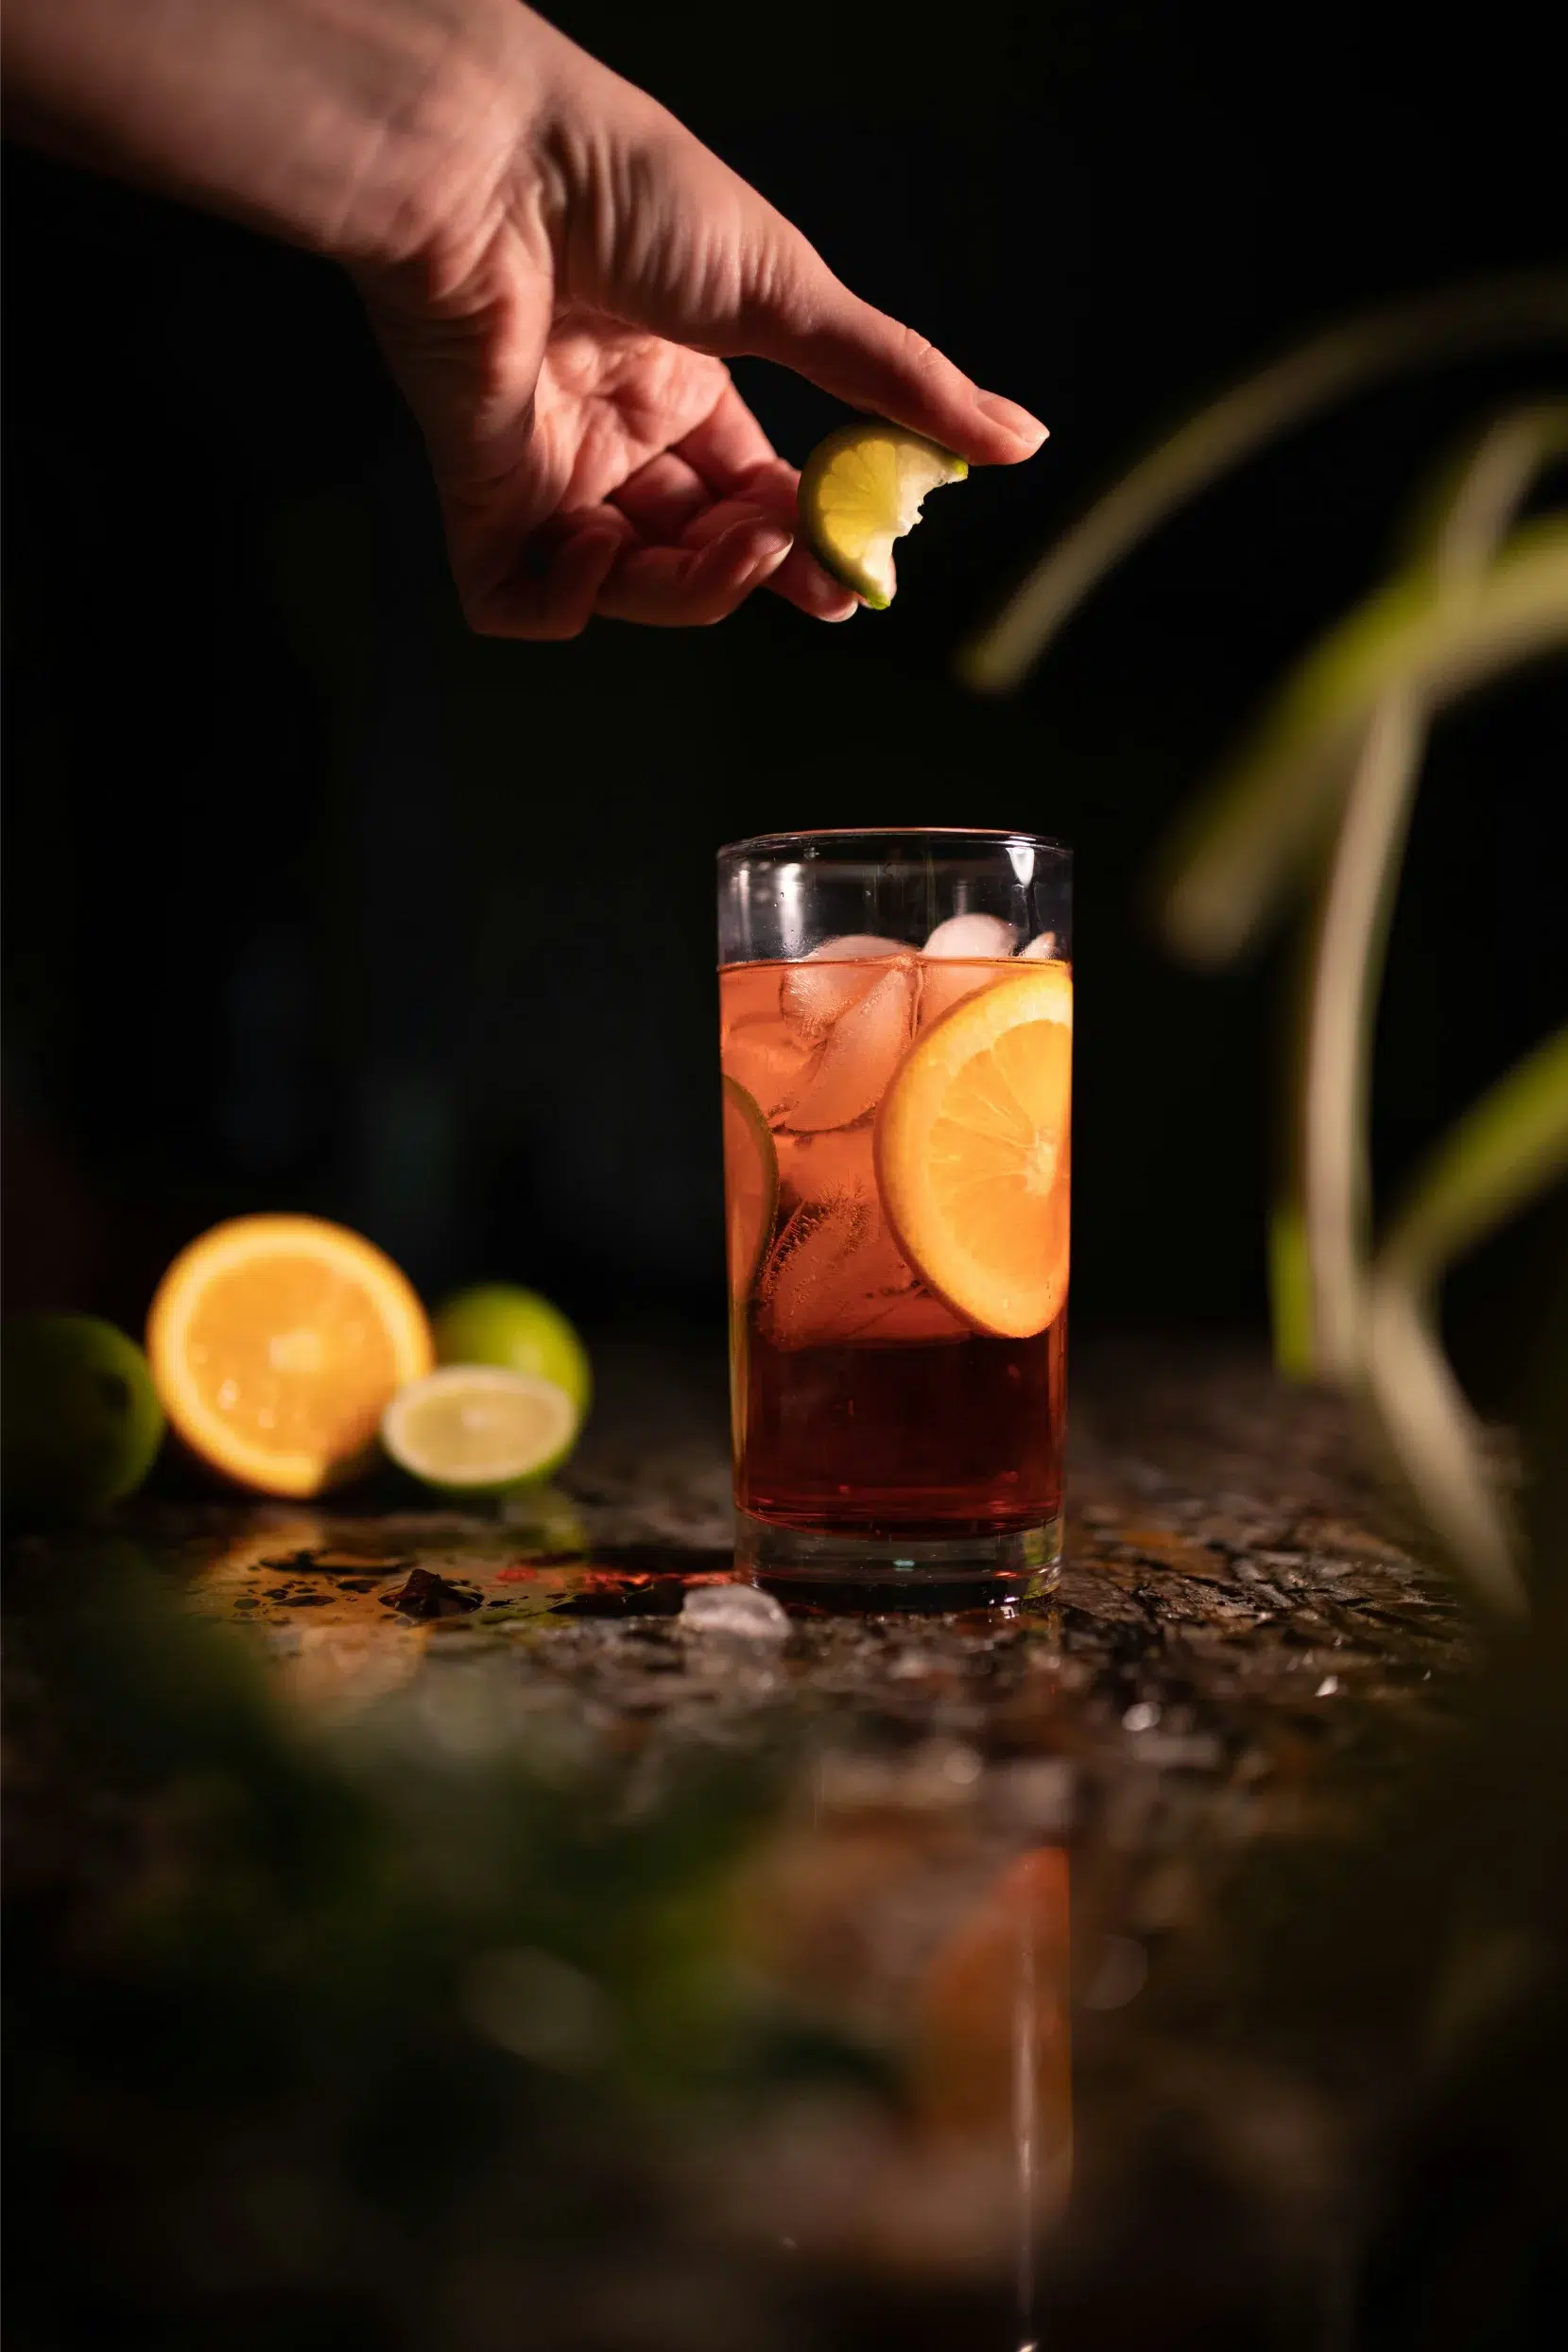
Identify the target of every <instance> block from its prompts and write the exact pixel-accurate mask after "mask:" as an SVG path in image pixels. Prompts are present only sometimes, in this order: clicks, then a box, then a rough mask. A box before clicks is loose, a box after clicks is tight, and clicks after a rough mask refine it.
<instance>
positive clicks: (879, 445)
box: [800, 418, 969, 612]
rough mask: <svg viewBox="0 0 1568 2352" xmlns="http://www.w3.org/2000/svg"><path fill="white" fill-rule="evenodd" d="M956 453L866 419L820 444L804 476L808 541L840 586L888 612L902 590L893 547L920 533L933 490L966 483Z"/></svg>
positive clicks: (802, 515) (893, 426)
mask: <svg viewBox="0 0 1568 2352" xmlns="http://www.w3.org/2000/svg"><path fill="white" fill-rule="evenodd" d="M968 472H969V467H968V466H967V465H966V464H965V462H964V460H963V458H956V457H954V455H953V453H952V451H951V450H948V449H939V448H938V446H937V444H936V442H935V441H922V439H921V436H920V435H919V434H918V433H905V432H904V431H902V430H901V428H900V427H899V426H898V425H896V424H882V423H880V422H879V421H878V420H876V419H874V418H861V419H860V420H858V421H857V422H856V423H855V424H846V425H842V426H841V427H840V428H839V430H838V431H837V432H836V433H830V434H829V435H828V438H827V440H826V441H819V442H818V445H817V447H816V448H815V449H814V450H813V451H812V453H811V455H810V457H809V458H807V459H806V462H805V465H804V468H803V469H802V471H801V497H800V520H801V536H802V537H803V538H804V540H805V542H806V544H807V545H808V546H809V547H810V549H811V552H812V554H813V555H814V556H815V557H816V558H817V561H818V563H820V564H821V565H822V567H823V569H824V570H825V571H829V572H831V573H832V574H833V577H834V578H835V579H838V580H842V582H843V584H844V586H845V587H846V588H853V590H854V593H855V595H856V596H857V597H860V598H861V599H862V600H863V602H865V603H867V604H869V605H870V606H871V607H872V609H873V610H874V611H877V612H881V611H883V610H884V609H885V608H886V607H887V605H889V604H891V602H892V600H893V597H894V594H895V592H896V590H897V588H898V574H897V572H896V571H895V570H894V568H893V542H894V540H895V539H902V538H903V537H904V535H905V532H906V531H911V530H913V529H914V527H915V525H916V524H917V523H918V522H919V521H920V519H921V501H922V498H923V497H924V496H925V493H926V492H927V491H929V490H940V489H941V488H942V486H943V484H944V483H947V482H961V481H962V480H963V478H964V476H965V475H966V474H967V473H968Z"/></svg>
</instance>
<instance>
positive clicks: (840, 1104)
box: [784, 956, 915, 1135]
mask: <svg viewBox="0 0 1568 2352" xmlns="http://www.w3.org/2000/svg"><path fill="white" fill-rule="evenodd" d="M914 1003H915V959H914V957H913V956H901V957H900V958H899V960H898V961H897V962H896V963H890V964H889V965H888V967H887V971H886V972H885V973H884V974H883V977H881V979H879V980H873V981H872V982H871V985H870V988H869V989H868V990H867V991H866V994H864V995H863V996H862V997H861V998H860V1000H859V1002H858V1003H856V1004H852V1005H851V1007H850V1009H849V1011H848V1012H841V1013H840V1014H839V1016H838V1018H837V1020H836V1021H835V1023H834V1024H833V1027H832V1028H831V1029H829V1030H828V1033H827V1035H826V1037H825V1038H824V1039H823V1041H822V1045H821V1047H820V1050H819V1051H818V1057H817V1061H816V1063H815V1064H814V1066H813V1068H812V1071H811V1074H810V1076H809V1077H808V1078H807V1079H806V1080H805V1081H804V1082H803V1083H802V1085H801V1090H800V1092H799V1094H798V1095H797V1096H796V1097H795V1098H794V1100H793V1101H792V1102H791V1103H790V1104H789V1106H788V1109H787V1111H786V1113H785V1114H784V1124H785V1125H786V1126H787V1127H789V1128H792V1129H793V1130H794V1131H795V1132H796V1133H799V1134H806V1135H809V1134H816V1133H819V1132H820V1130H821V1129H823V1128H827V1127H849V1126H851V1125H852V1124H853V1121H854V1120H855V1119H858V1118H864V1117H865V1115H866V1114H867V1112H868V1111H871V1110H874V1109H875V1107H876V1105H877V1104H878V1103H879V1102H880V1101H881V1099H882V1095H883V1090H884V1088H885V1087H886V1086H887V1081H888V1080H889V1079H890V1078H891V1077H892V1075H893V1072H894V1070H895V1069H896V1068H897V1067H898V1064H899V1063H900V1061H901V1060H902V1059H903V1056H904V1051H905V1046H907V1045H908V1043H909V1037H910V1031H911V1028H912V1024H913V1014H914Z"/></svg>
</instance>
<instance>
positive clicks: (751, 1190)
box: [724, 1078, 779, 1299]
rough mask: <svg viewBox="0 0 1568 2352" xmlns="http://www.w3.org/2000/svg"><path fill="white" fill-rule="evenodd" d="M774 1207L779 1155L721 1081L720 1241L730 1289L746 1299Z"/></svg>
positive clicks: (753, 1115) (741, 1098)
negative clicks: (722, 1238) (721, 1221)
mask: <svg viewBox="0 0 1568 2352" xmlns="http://www.w3.org/2000/svg"><path fill="white" fill-rule="evenodd" d="M778 1204H779V1155H778V1152H777V1150H776V1149H775V1148H774V1143H773V1138H772V1136H771V1134H770V1133H768V1128H767V1120H766V1119H765V1118H764V1116H763V1115H762V1112H761V1111H760V1110H759V1108H758V1107H757V1104H756V1103H755V1102H754V1101H753V1100H752V1098H751V1097H750V1095H749V1094H748V1093H747V1091H746V1089H745V1087H744V1086H742V1085H741V1084H740V1083H739V1082H738V1081H736V1080H735V1079H732V1078H726V1080H725V1081H724V1238H725V1247H726V1251H727V1254H728V1256H729V1263H730V1289H731V1293H732V1296H733V1297H734V1298H736V1299H745V1298H749V1297H750V1292H751V1285H752V1284H753V1282H755V1280H756V1278H757V1268H758V1267H759V1266H760V1265H761V1263H762V1254H763V1252H764V1250H765V1249H766V1248H767V1237H768V1235H769V1234H770V1233H771V1232H772V1230H773V1212H774V1210H775V1209H776V1208H777V1207H778Z"/></svg>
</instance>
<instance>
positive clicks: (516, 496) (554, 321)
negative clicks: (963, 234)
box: [5, 0, 1044, 637]
mask: <svg viewBox="0 0 1568 2352" xmlns="http://www.w3.org/2000/svg"><path fill="white" fill-rule="evenodd" d="M5 26H6V49H7V73H8V101H9V105H10V106H11V107H12V109H13V111H14V112H16V114H17V115H18V116H19V117H20V127H21V128H23V129H25V130H28V131H30V132H31V133H32V135H34V136H37V137H39V138H41V139H42V140H43V141H44V142H45V143H46V144H51V145H54V146H56V147H60V148H62V149H63V150H64V151H65V152H67V153H72V154H77V155H79V156H80V157H81V158H82V159H83V160H85V161H88V162H91V163H94V164H97V165H98V166H99V167H100V168H105V167H107V168H110V169H122V170H124V171H126V172H127V173H128V174H129V175H130V176H134V177H139V178H143V179H147V180H150V181H152V182H154V183H155V184H158V185H162V186H164V187H168V188H170V189H172V190H173V191H174V192H176V193H179V194H182V195H186V196H191V197H195V198H196V199H198V200H200V201H206V202H208V203H210V204H212V205H214V206H215V208H217V209H221V210H225V211H229V212H232V213H234V214H236V215H238V216H240V217H242V218H247V219H250V220H252V221H255V222H257V223H258V224H259V225H262V226H264V227H267V228H268V229H271V230H273V231H275V232H278V233H283V234H284V235H287V236H290V237H293V238H295V239H296V240H298V241H299V242H302V243H304V244H308V245H311V246H313V247H315V248H316V249H317V250H319V251H324V252H327V253H330V254H332V255H333V256H334V257H335V258H336V259H337V260H339V261H342V262H343V263H344V264H345V265H346V266H347V267H349V268H351V269H352V270H353V273H354V276H355V278H356V280H357V282H358V284H359V285H360V287H361V289H362V291H363V294H364V297H365V300H366V303H367V304H368V306H369V309H370V316H371V318H372V320H373V321H374V324H375V327H376V330H377V333H378V335H379V337H380V339H381V342H382V345H383V348H384V349H385V351H386V353H387V355H388V359H389V361H390V363H391V366H392V368H393V370H394V372H395V373H396V374H397V376H398V378H399V381H400V382H401V383H402V385H403V387H404V389H405V392H406V394H407V396H408V399H409V401H410V403H411V405H412V406H413V408H414V410H415V412H416V414H417V415H418V417H419V419H420V422H421V424H422V428H423V431H424V435H425V440H426V442H427V445H428V447H429V451H430V456H431V461H432V464H433V467H434V470H435V476H436V481H437V486H438V489H439V493H440V500H441V507H442V511H443V514H444V517H445V524H446V533H447V540H448V545H449V547H450V550H451V558H452V566H453V571H454V574H455V576H456V579H457V587H458V591H459V594H460V596H461V597H462V601H463V607H464V610H465V612H466V613H467V614H468V617H469V619H470V620H471V622H472V623H473V625H474V628H476V629H478V630H481V631H486V632H488V633H490V634H493V635H498V636H511V637H571V636H575V635H576V634H577V632H578V631H580V630H581V629H582V628H583V627H584V626H585V625H586V623H587V621H588V620H589V618H590V616H591V615H592V614H594V613H602V614H611V615H612V616H614V617H616V618H619V619H623V620H636V621H645V622H651V623H654V624H658V625H663V626H676V625H681V624H692V623H702V622H711V621H715V620H719V619H721V618H722V617H723V616H724V615H725V614H728V613H730V612H732V611H733V610H734V608H735V607H736V606H737V605H738V604H739V603H740V602H742V601H743V599H744V598H745V597H747V596H749V595H750V593H751V591H752V590H753V589H754V588H757V587H760V586H764V585H766V586H767V587H769V588H771V589H773V590H775V591H776V592H777V593H778V594H780V595H782V596H784V597H787V598H788V599H789V600H790V602H791V603H793V604H795V605H798V606H799V607H800V609H801V611H802V612H805V613H808V614H815V615H816V616H818V618H820V619H824V620H841V619H846V618H847V617H848V616H849V614H851V613H853V611H854V609H855V602H856V599H855V598H854V597H853V596H852V595H851V594H850V593H849V592H848V591H847V590H845V589H843V588H841V587H840V586H839V585H838V584H837V582H836V581H835V580H833V579H830V578H829V577H828V576H827V574H826V573H824V572H823V571H822V570H821V569H820V568H819V567H818V565H817V564H816V563H815V562H813V561H812V560H811V558H810V557H809V555H808V554H807V553H806V552H805V550H804V548H803V547H801V546H798V545H795V544H794V543H793V533H794V526H795V494H796V489H797V484H798V476H797V475H796V472H795V469H794V468H793V467H792V466H790V465H788V464H786V463H785V462H784V460H783V459H782V458H779V457H778V456H777V455H776V454H775V453H774V451H773V450H772V448H771V447H770V446H769V444H768V441H767V436H766V435H765V434H764V432H763V430H762V427H761V426H760V425H759V424H758V423H757V421H756V419H755V417H754V416H753V415H752V414H751V412H750V409H749V408H748V407H747V406H746V404H745V402H744V401H743V400H742V399H741V397H740V395H739V393H738V392H737V391H736V389H735V387H734V385H733V383H732V380H731V377H730V372H729V370H728V368H727V367H726V365H725V361H726V360H727V359H729V358H732V357H736V356H740V355H748V356H755V357H759V358H765V359H770V360H774V361H777V362H779V363H780V364H782V365H784V366H785V367H790V368H793V369H795V370H797V371H798V372H800V373H801V374H802V375H804V376H807V377H809V378H810V379H811V381H812V382H813V383H815V384H818V385H819V386H821V388H822V389H824V390H826V391H829V392H831V393H833V394H835V395H836V397H837V398H839V399H841V400H843V401H845V402H847V403H848V404H849V405H850V406H852V407H854V408H858V409H862V410H867V411H870V413H872V414H874V415H878V416H883V417H887V418H888V419H890V420H891V421H892V422H893V423H895V424H903V425H905V426H907V427H909V428H910V429H911V430H913V431H916V432H920V433H924V434H926V435H928V436H929V437H930V438H931V439H932V440H934V441H939V442H940V443H942V444H943V446H944V447H946V448H949V449H952V450H955V451H956V452H957V453H958V454H959V455H960V456H961V457H964V458H968V459H970V460H971V462H973V463H975V464H981V465H984V464H1008V463H1012V462H1015V461H1016V460H1017V459H1019V458H1026V457H1028V456H1030V455H1031V454H1032V453H1033V451H1034V450H1035V449H1036V448H1037V447H1038V446H1039V444H1040V442H1041V441H1042V440H1043V438H1044V428H1043V427H1042V426H1041V425H1040V424H1036V422H1035V421H1034V419H1033V418H1032V417H1030V416H1028V415H1027V414H1026V412H1025V410H1023V409H1021V408H1018V407H1016V406H1014V405H1013V404H1012V403H1011V402H1010V401H1006V400H1001V399H998V398H996V397H995V396H993V395H991V394H987V393H983V392H981V391H979V390H978V389H976V387H975V386H974V385H973V384H972V383H971V382H970V381H969V379H968V378H967V377H966V376H964V375H962V374H960V373H959V372H958V370H957V369H956V368H955V367H954V366H953V365H952V364H951V362H950V361H948V360H947V359H945V358H943V356H942V355H941V354H940V353H939V352H937V351H934V350H933V349H932V348H931V346H930V345H929V344H927V343H925V342H924V341H922V338H921V337H919V336H917V335H915V334H913V333H912V332H911V331H910V330H909V329H908V328H907V327H904V326H901V325H900V324H899V323H898V322H897V321H896V320H892V319H888V318H886V317H885V316H884V315H883V314H882V313H881V312H879V311H876V310H873V309H871V308H870V306H869V305H868V304H867V303H862V302H860V301H858V300H857V299H856V298H855V297H854V296H853V294H851V293H850V291H849V290H848V288H847V287H845V286H844V285H841V284H840V283H839V281H838V280H837V279H836V277H835V276H834V275H833V274H832V272H831V271H830V270H829V269H828V268H827V267H826V265H825V264H824V263H823V262H822V260H821V259H820V257H819V256H818V254H817V253H816V252H815V251H813V249H812V248H811V246H810V245H809V244H808V243H807V242H806V240H805V238H804V237H803V236H801V233H800V232H799V231H798V230H796V229H794V228H792V227H791V225H790V224H789V222H787V221H786V220H784V218H783V217H782V216H781V215H780V214H779V213H777V212H776V211H775V210H774V209H773V208H772V206H771V205H769V204H767V202H766V201H765V200H764V199H762V198H761V197H760V196H758V195H757V194H756V192H755V190H754V189H752V188H750V187H749V186H748V185H747V184H746V182H744V181H743V180H741V179H739V178H738V177H737V175H736V174H735V173H733V172H732V171H731V170H729V169H728V167H727V166H726V165H725V164H722V163H720V162H719V161H718V159H717V157H716V156H715V155H713V154H711V153H710V152H709V151H708V149H707V148H705V147H702V146H701V145H700V144H699V142H698V140H696V139H694V138H693V137H692V136H691V134H690V133H689V132H688V131H686V130H683V129H682V127H681V124H680V123H678V122H677V121H676V120H675V118H674V117H673V116H672V115H670V114H669V113H667V112H665V110H664V109H663V107H661V106H659V105H658V104H657V103H656V102H655V101H654V100H653V99H651V98H650V97H648V96H646V95H645V94H644V93H643V92H642V91H639V90H636V89H633V88H632V87H631V85H630V84H629V83H628V82H625V81H622V80H621V79H620V78H618V77H617V76H616V75H614V74H612V73H611V72H609V71H608V69H607V68H605V67H604V66H601V65H599V64H597V63H595V62H594V60H593V59H592V58H590V57H588V56H586V55H585V54H584V52H583V51H582V50H580V49H578V48H577V46H576V45H575V44H574V43H572V42H570V41H568V40H567V39H566V38H565V37H564V36H563V35H562V34H560V33H559V32H557V31H556V30H555V29H554V28H553V27H552V26H549V25H547V24H545V23H544V21H543V19H542V18H540V17H538V16H536V15H535V14H534V13H533V12H532V10H531V9H526V8H523V7H521V6H518V5H517V0H134V4H132V0H8V7H7V10H6V20H5Z"/></svg>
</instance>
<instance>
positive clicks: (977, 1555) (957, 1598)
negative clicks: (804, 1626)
mask: <svg viewBox="0 0 1568 2352" xmlns="http://www.w3.org/2000/svg"><path fill="white" fill-rule="evenodd" d="M735 1565H736V1566H737V1567H740V1568H744V1569H746V1570H747V1572H748V1573H749V1574H750V1577H751V1578H752V1581H753V1582H755V1583H758V1584H760V1585H762V1586H764V1588H765V1589H767V1588H771V1587H772V1586H774V1585H777V1586H779V1587H780V1588H781V1592H782V1595H783V1597H784V1599H789V1598H791V1597H794V1598H798V1599H800V1600H810V1601H814V1602H816V1603H817V1604H818V1605H819V1606H825V1607H832V1606H835V1605H841V1606H846V1607H854V1608H862V1609H866V1608H871V1609H877V1608H894V1609H896V1608H900V1607H914V1608H922V1609H978V1608H987V1607H991V1606H993V1605H995V1604H996V1603H998V1602H1007V1601H1018V1600H1037V1599H1039V1598H1040V1596H1041V1595H1042V1594H1044V1593H1048V1592H1049V1591H1050V1590H1051V1588H1052V1586H1053V1585H1054V1584H1055V1583H1056V1581H1057V1578H1058V1576H1059V1574H1060V1568H1061V1517H1060V1513H1058V1515H1057V1516H1056V1517H1055V1518H1054V1519H1044V1520H1042V1521H1041V1523H1040V1524H1039V1526H1037V1527H1026V1528H1012V1529H1009V1530H1008V1531H1006V1532H1005V1533H993V1534H987V1535H949V1536H906V1535H847V1534H846V1535H840V1534H826V1533H822V1532H820V1531H805V1530H803V1529H801V1528H789V1527H774V1526H771V1525H770V1524H769V1523H768V1522H767V1520H765V1519H754V1518H753V1517H752V1516H751V1514H750V1512H746V1511H737V1512H736V1513H735Z"/></svg>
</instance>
